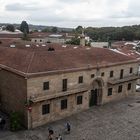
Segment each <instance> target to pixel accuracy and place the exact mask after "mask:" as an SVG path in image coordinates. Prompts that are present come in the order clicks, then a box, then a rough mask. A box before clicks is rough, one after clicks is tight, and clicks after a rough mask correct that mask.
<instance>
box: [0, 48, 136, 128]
mask: <svg viewBox="0 0 140 140" xmlns="http://www.w3.org/2000/svg"><path fill="white" fill-rule="evenodd" d="M0 52H1V53H0V103H1V110H3V111H5V112H7V113H10V112H12V111H20V112H21V113H22V116H23V123H24V125H25V126H26V127H27V128H28V129H30V128H34V127H37V126H40V125H43V124H46V123H48V122H51V121H55V120H58V119H62V118H64V117H66V116H69V115H71V114H74V113H77V112H79V111H83V110H86V109H88V108H90V107H91V106H94V105H102V104H105V103H108V102H111V101H114V100H119V99H122V98H124V97H126V96H128V95H133V94H135V87H136V80H137V79H138V66H139V63H138V60H136V59H134V58H132V57H130V56H126V55H123V54H120V53H117V52H114V51H112V50H109V49H103V48H85V47H82V46H77V47H76V46H71V47H70V46H69V47H68V46H66V47H60V46H56V47H55V48H54V50H53V51H48V49H47V46H46V47H43V46H42V48H41V47H35V46H34V47H30V48H24V49H23V48H20V47H19V48H16V47H15V48H10V47H2V46H1V47H0ZM93 109H94V108H93Z"/></svg>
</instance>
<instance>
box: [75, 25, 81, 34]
mask: <svg viewBox="0 0 140 140" xmlns="http://www.w3.org/2000/svg"><path fill="white" fill-rule="evenodd" d="M75 31H76V32H77V33H79V34H82V31H83V27H82V26H78V27H77V28H76V29H75Z"/></svg>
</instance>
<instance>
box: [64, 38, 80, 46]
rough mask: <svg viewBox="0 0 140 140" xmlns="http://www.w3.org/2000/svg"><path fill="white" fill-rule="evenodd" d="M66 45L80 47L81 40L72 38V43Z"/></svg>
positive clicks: (68, 42)
mask: <svg viewBox="0 0 140 140" xmlns="http://www.w3.org/2000/svg"><path fill="white" fill-rule="evenodd" d="M66 44H71V45H80V38H76V37H75V38H72V39H71V40H70V41H67V42H66Z"/></svg>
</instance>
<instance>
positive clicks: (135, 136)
mask: <svg viewBox="0 0 140 140" xmlns="http://www.w3.org/2000/svg"><path fill="white" fill-rule="evenodd" d="M139 101H140V93H137V95H136V96H130V97H127V98H125V99H123V100H121V101H115V102H112V103H108V104H105V105H103V106H95V107H92V108H90V109H89V110H86V111H83V112H80V113H77V114H75V115H72V116H70V117H68V118H66V119H63V120H60V121H56V122H54V123H50V124H48V125H44V126H42V127H38V128H36V129H33V130H29V131H27V130H25V131H19V132H16V133H13V132H10V131H8V130H7V131H1V132H0V140H47V137H48V127H50V126H51V127H52V128H53V130H54V133H55V136H58V134H61V135H62V137H63V140H83V139H84V140H140V103H139ZM67 121H69V122H70V123H71V126H72V130H71V133H70V134H65V133H64V126H65V123H66V122H67Z"/></svg>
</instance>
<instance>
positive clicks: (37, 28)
mask: <svg viewBox="0 0 140 140" xmlns="http://www.w3.org/2000/svg"><path fill="white" fill-rule="evenodd" d="M8 24H10V23H0V26H6V25H8ZM13 25H14V26H15V28H17V29H19V27H20V24H13ZM53 27H54V26H45V25H33V24H29V28H30V30H43V29H46V28H47V29H49V30H51V29H52V28H53ZM57 29H58V31H60V32H62V31H64V32H71V31H73V28H63V27H57Z"/></svg>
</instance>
